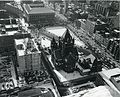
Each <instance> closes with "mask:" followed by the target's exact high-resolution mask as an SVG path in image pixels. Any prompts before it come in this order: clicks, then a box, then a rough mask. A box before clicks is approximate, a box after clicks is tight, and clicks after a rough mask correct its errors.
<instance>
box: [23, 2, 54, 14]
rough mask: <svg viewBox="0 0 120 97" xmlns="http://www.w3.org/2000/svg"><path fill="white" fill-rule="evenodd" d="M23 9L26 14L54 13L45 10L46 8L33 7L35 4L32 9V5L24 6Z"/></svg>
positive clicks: (47, 9)
mask: <svg viewBox="0 0 120 97" xmlns="http://www.w3.org/2000/svg"><path fill="white" fill-rule="evenodd" d="M37 5H38V4H37ZM24 8H25V10H26V12H27V14H48V13H54V11H52V10H50V9H49V8H46V7H39V6H36V7H35V4H34V7H33V8H32V4H25V5H24Z"/></svg>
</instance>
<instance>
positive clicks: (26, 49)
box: [15, 38, 41, 73]
mask: <svg viewBox="0 0 120 97" xmlns="http://www.w3.org/2000/svg"><path fill="white" fill-rule="evenodd" d="M15 46H16V51H17V60H18V65H19V67H18V68H19V71H18V72H20V73H24V72H26V71H35V70H40V68H41V52H40V51H39V50H38V48H37V45H36V43H35V41H34V39H30V38H23V39H15Z"/></svg>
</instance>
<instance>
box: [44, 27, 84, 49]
mask: <svg viewBox="0 0 120 97" xmlns="http://www.w3.org/2000/svg"><path fill="white" fill-rule="evenodd" d="M45 29H46V30H47V31H48V32H50V33H52V34H54V35H56V36H58V37H63V36H64V34H65V32H66V30H67V28H66V27H63V26H56V27H46V28H45ZM69 31H70V30H69ZM70 34H71V36H72V38H74V39H75V45H76V46H79V47H85V46H86V45H85V43H84V42H83V41H81V40H80V39H78V38H77V37H76V36H75V35H74V34H73V33H72V32H71V31H70Z"/></svg>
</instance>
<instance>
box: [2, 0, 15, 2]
mask: <svg viewBox="0 0 120 97" xmlns="http://www.w3.org/2000/svg"><path fill="white" fill-rule="evenodd" d="M0 2H14V0H0Z"/></svg>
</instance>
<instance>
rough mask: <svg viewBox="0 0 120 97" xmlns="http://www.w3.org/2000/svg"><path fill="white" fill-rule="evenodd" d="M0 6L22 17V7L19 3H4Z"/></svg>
mask: <svg viewBox="0 0 120 97" xmlns="http://www.w3.org/2000/svg"><path fill="white" fill-rule="evenodd" d="M1 7H2V8H3V9H5V10H7V12H9V13H11V14H13V15H14V16H16V17H24V12H23V9H22V7H21V6H20V5H19V4H18V5H17V4H16V5H15V4H11V3H6V4H4V5H1Z"/></svg>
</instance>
